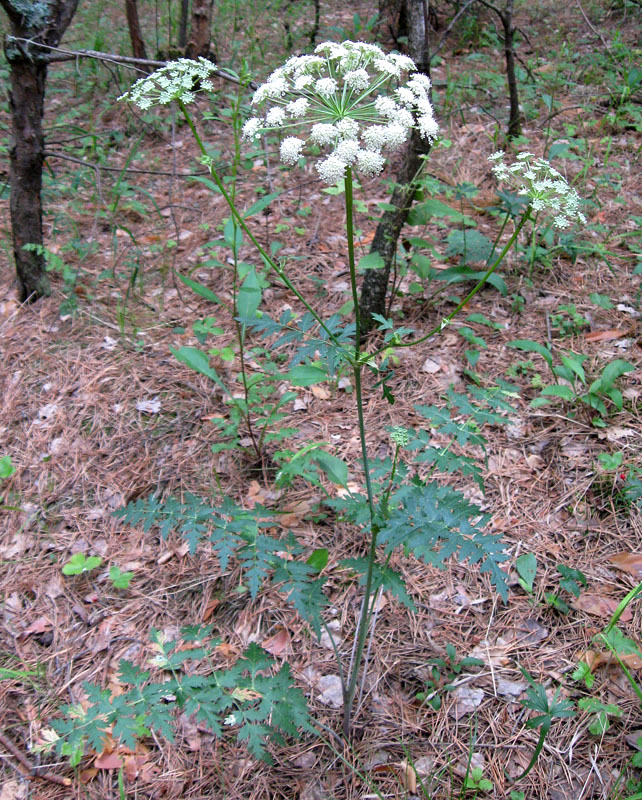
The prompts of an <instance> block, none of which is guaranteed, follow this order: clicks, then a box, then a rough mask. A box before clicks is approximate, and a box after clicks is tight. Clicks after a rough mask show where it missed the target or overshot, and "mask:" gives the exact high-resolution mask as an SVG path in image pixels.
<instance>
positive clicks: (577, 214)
mask: <svg viewBox="0 0 642 800" xmlns="http://www.w3.org/2000/svg"><path fill="white" fill-rule="evenodd" d="M488 160H489V161H491V162H492V163H493V168H492V171H493V174H494V175H495V177H496V178H497V180H499V181H507V182H509V183H512V184H513V185H514V186H515V187H516V188H517V190H518V191H519V192H520V193H521V194H525V195H526V196H527V197H529V198H530V200H531V203H530V205H531V208H532V209H533V211H535V212H536V213H537V212H539V211H547V212H549V213H552V214H553V215H554V217H553V225H554V226H555V227H556V228H568V227H569V226H570V225H571V224H572V223H573V222H581V223H582V224H585V223H586V217H585V216H584V214H582V212H581V211H580V196H579V194H578V193H577V192H576V191H575V189H572V188H571V187H570V186H569V185H568V182H567V181H566V179H565V178H564V176H563V175H562V174H561V173H560V172H558V171H557V170H556V169H555V168H554V167H552V166H551V165H550V164H549V162H548V161H546V160H545V159H543V158H537V157H536V156H534V155H533V154H532V153H519V154H518V155H517V156H516V161H515V162H514V163H513V164H511V165H510V166H506V164H505V163H504V153H503V151H501V150H498V151H497V152H496V153H493V155H492V156H489V159H488Z"/></svg>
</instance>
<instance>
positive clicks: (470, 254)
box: [446, 228, 493, 264]
mask: <svg viewBox="0 0 642 800" xmlns="http://www.w3.org/2000/svg"><path fill="white" fill-rule="evenodd" d="M447 241H448V248H447V250H446V256H448V257H450V256H456V255H461V256H463V257H464V258H465V263H466V264H470V263H471V262H473V263H474V262H481V263H483V264H485V263H486V262H487V261H488V259H489V258H490V255H491V253H492V252H493V243H492V242H491V241H490V239H488V238H487V237H486V236H484V235H483V234H482V233H480V232H479V231H478V230H476V229H474V228H473V229H472V230H466V231H462V230H459V229H456V230H453V231H451V232H450V233H449V234H448V238H447Z"/></svg>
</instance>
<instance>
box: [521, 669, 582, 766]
mask: <svg viewBox="0 0 642 800" xmlns="http://www.w3.org/2000/svg"><path fill="white" fill-rule="evenodd" d="M520 669H521V672H522V675H523V676H524V677H525V678H526V680H527V681H528V683H529V684H530V686H529V688H528V689H527V690H526V698H525V699H524V700H521V701H520V702H521V704H522V705H523V706H524V708H528V709H530V710H531V711H535V712H536V716H534V717H531V718H530V719H528V720H527V721H526V727H527V728H529V729H530V730H534V729H535V730H536V729H537V728H539V731H540V733H539V739H538V742H537V745H536V746H535V751H534V752H533V756H532V758H531V760H530V763H529V764H528V766H527V767H526V769H525V770H524V772H522V774H521V775H520V776H519V777H518V778H515V781H519V780H521V779H522V778H524V777H526V775H528V773H529V772H530V771H531V769H532V768H533V767H534V766H535V763H536V762H537V759H538V757H539V754H540V753H541V751H542V748H543V747H544V741H545V739H546V736H547V735H548V732H549V730H550V728H551V725H552V724H553V722H554V721H555V720H556V719H567V718H569V717H573V716H575V709H574V708H573V703H572V702H571V701H570V700H567V699H566V698H563V697H561V696H560V689H559V687H558V688H557V689H556V690H555V694H554V695H553V696H552V698H549V696H548V693H547V691H546V687H545V686H543V685H542V684H541V683H535V681H534V680H533V678H532V677H531V675H529V673H528V672H527V671H526V670H525V669H523V668H521V667H520Z"/></svg>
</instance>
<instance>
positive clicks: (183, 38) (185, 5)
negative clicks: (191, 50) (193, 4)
mask: <svg viewBox="0 0 642 800" xmlns="http://www.w3.org/2000/svg"><path fill="white" fill-rule="evenodd" d="M188 17H189V0H181V18H180V20H179V22H178V49H179V50H182V51H183V52H184V51H185V48H186V47H187V18H188Z"/></svg>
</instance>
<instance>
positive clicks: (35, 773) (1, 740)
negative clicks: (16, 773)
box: [0, 733, 71, 787]
mask: <svg viewBox="0 0 642 800" xmlns="http://www.w3.org/2000/svg"><path fill="white" fill-rule="evenodd" d="M0 744H1V745H2V746H3V747H4V748H5V749H6V750H8V751H9V752H10V753H11V755H12V756H13V757H14V758H15V759H16V760H17V761H19V762H20V764H21V765H22V766H23V767H24V768H25V769H26V770H27V771H28V772H29V775H30V776H31V777H32V778H38V779H39V780H41V781H48V782H49V783H56V784H57V785H58V786H65V787H69V786H71V780H70V779H69V778H61V777H60V776H59V775H54V774H53V772H41V771H40V770H39V769H38V768H37V767H34V766H33V764H31V763H30V762H29V760H28V759H27V758H26V756H24V755H23V754H22V753H21V752H20V750H18V748H17V747H16V746H15V744H14V743H13V742H12V741H11V740H10V739H7V737H6V736H5V735H4V734H3V733H0ZM9 763H11V762H9ZM12 766H13V767H14V769H16V767H15V766H14V765H13V764H12Z"/></svg>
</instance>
